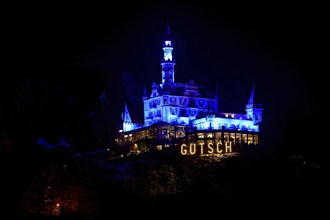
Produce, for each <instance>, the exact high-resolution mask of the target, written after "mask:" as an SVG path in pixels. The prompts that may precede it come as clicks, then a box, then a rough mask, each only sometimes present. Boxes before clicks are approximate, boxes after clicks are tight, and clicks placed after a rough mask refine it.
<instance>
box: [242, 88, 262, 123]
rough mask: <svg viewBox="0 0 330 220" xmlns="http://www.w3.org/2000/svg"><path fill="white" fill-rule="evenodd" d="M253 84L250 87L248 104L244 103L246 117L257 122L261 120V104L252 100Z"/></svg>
mask: <svg viewBox="0 0 330 220" xmlns="http://www.w3.org/2000/svg"><path fill="white" fill-rule="evenodd" d="M254 87H255V86H254V84H253V87H252V92H251V95H250V99H249V102H248V104H247V105H246V108H245V111H246V115H247V118H249V119H252V121H253V123H254V124H258V123H260V122H261V121H262V111H263V108H262V104H257V103H255V102H254Z"/></svg>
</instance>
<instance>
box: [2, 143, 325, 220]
mask: <svg viewBox="0 0 330 220" xmlns="http://www.w3.org/2000/svg"><path fill="white" fill-rule="evenodd" d="M1 173H2V174H3V177H4V178H3V181H2V187H1V195H4V196H1V197H2V201H3V204H4V205H3V206H2V208H4V209H3V210H4V211H5V212H3V213H8V214H9V215H10V216H13V217H15V216H16V217H18V218H20V219H110V218H112V219H121V218H126V217H130V216H135V217H152V216H154V217H155V216H160V217H174V216H178V215H182V214H183V215H184V216H186V217H188V216H191V217H194V216H196V215H202V216H204V217H208V216H223V215H227V216H236V215H241V216H254V217H257V216H260V217H262V216H264V215H266V216H264V217H265V218H268V217H272V216H273V215H279V216H281V215H284V214H292V215H293V216H296V217H297V216H303V215H305V214H312V215H313V216H314V217H316V216H317V215H320V214H321V213H322V212H323V210H324V209H323V208H324V206H323V205H322V204H323V202H322V201H323V200H324V199H327V197H326V196H325V192H326V191H325V186H326V184H325V179H326V173H325V171H324V167H323V164H321V163H317V162H313V161H309V160H305V158H302V157H301V156H299V155H282V154H280V153H279V152H278V151H277V148H275V147H269V146H256V147H254V148H253V149H248V150H247V151H246V152H243V153H241V154H231V155H228V156H227V157H210V156H207V157H197V156H194V157H193V156H182V155H180V154H179V152H178V151H177V149H174V148H168V149H165V150H162V151H157V150H149V151H147V152H146V153H144V154H140V155H135V156H132V157H129V158H123V159H119V160H109V155H108V154H107V153H102V154H95V155H93V156H91V155H80V154H77V153H74V152H73V151H66V150H55V149H51V150H35V151H29V152H13V151H3V152H1Z"/></svg>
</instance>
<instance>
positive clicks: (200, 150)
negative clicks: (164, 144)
mask: <svg viewBox="0 0 330 220" xmlns="http://www.w3.org/2000/svg"><path fill="white" fill-rule="evenodd" d="M180 152H181V155H195V154H223V153H231V152H232V142H231V141H230V142H225V144H224V145H223V144H222V143H221V142H218V143H208V144H207V145H206V144H205V143H199V144H196V143H190V144H182V145H181V147H180Z"/></svg>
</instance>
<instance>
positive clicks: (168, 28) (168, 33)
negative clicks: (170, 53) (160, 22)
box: [166, 22, 171, 37]
mask: <svg viewBox="0 0 330 220" xmlns="http://www.w3.org/2000/svg"><path fill="white" fill-rule="evenodd" d="M166 23H167V24H166V25H167V35H168V36H169V37H170V36H171V32H170V26H169V25H168V22H166Z"/></svg>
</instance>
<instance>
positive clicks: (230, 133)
mask: <svg viewBox="0 0 330 220" xmlns="http://www.w3.org/2000/svg"><path fill="white" fill-rule="evenodd" d="M163 51H164V57H163V59H162V60H161V62H160V65H161V76H162V81H161V83H160V84H157V83H155V82H154V83H153V84H152V87H151V94H150V95H148V94H147V92H146V89H144V94H143V97H142V100H143V106H141V108H143V112H144V124H138V123H135V122H134V121H132V119H131V116H130V110H131V111H132V109H128V107H127V104H126V103H125V108H124V112H123V114H122V119H123V125H122V130H120V132H119V136H118V139H117V143H118V144H119V145H125V144H128V145H131V146H132V147H133V148H135V149H136V148H141V147H142V146H145V145H146V144H147V145H149V147H152V146H154V147H157V148H158V149H162V148H164V147H168V146H172V145H180V146H183V147H187V146H188V147H187V150H186V149H184V148H182V153H183V154H185V153H187V154H194V153H196V146H201V147H200V148H199V149H201V151H202V152H201V153H205V152H209V153H211V152H212V153H214V152H216V151H217V152H218V153H219V152H221V150H220V145H221V146H229V145H230V149H229V148H224V151H223V152H228V151H229V150H230V151H232V150H236V151H238V150H240V149H242V148H243V147H244V146H245V145H256V144H259V141H260V140H259V126H260V122H261V121H262V111H263V108H262V105H261V104H256V103H254V85H253V88H252V92H251V95H250V99H249V100H248V103H247V104H246V105H245V114H237V113H229V112H218V101H219V100H218V91H217V89H215V90H216V91H215V92H214V95H212V96H211V97H209V96H206V95H203V94H202V92H201V91H200V89H199V87H198V85H197V84H196V83H195V82H194V81H193V80H190V82H189V83H177V82H175V71H174V67H175V59H174V58H173V56H172V51H173V43H172V40H170V37H168V40H165V42H164V44H163ZM191 143H192V144H193V146H195V147H194V148H191V147H190V148H189V146H190V145H191ZM194 149H195V150H194ZM228 149H229V150H228ZM189 150H190V152H188V151H189ZM203 151H204V152H203Z"/></svg>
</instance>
